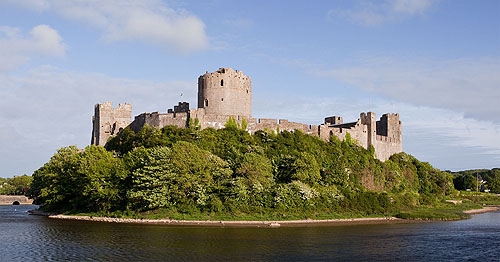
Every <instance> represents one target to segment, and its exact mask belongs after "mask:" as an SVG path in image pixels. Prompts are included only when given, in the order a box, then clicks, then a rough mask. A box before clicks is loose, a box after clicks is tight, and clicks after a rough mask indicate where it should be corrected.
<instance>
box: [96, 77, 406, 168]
mask: <svg viewBox="0 0 500 262" xmlns="http://www.w3.org/2000/svg"><path fill="white" fill-rule="evenodd" d="M251 92H252V90H251V80H250V77H248V76H245V75H244V74H243V72H241V71H237V70H233V69H231V68H220V69H219V70H217V71H216V72H214V73H208V72H207V73H206V74H204V75H202V76H200V77H199V78H198V108H197V109H190V108H189V103H187V102H179V104H178V105H176V106H174V109H168V111H167V113H159V112H153V113H142V114H140V115H138V116H136V117H135V119H134V121H131V120H130V119H131V112H132V106H131V105H130V104H125V105H119V106H118V108H116V109H113V108H112V107H111V102H105V103H103V104H98V105H96V107H95V116H94V128H93V131H92V144H95V145H104V144H105V143H106V141H107V139H108V138H109V137H110V136H111V135H114V134H116V133H118V132H119V131H120V130H121V129H122V128H124V127H126V126H130V128H131V129H132V130H133V131H135V132H139V131H140V129H141V128H142V127H144V126H145V125H149V126H153V127H158V128H162V127H165V126H168V125H173V126H177V127H179V128H185V127H188V126H189V122H190V119H192V120H193V121H194V119H198V121H199V125H200V126H201V128H202V129H205V128H215V129H220V128H224V126H225V124H226V123H227V121H228V120H229V118H233V119H235V120H236V122H237V123H239V124H240V125H241V123H242V121H243V119H245V121H246V122H247V131H248V132H249V133H255V132H257V131H259V130H268V131H272V132H281V131H294V130H300V131H302V132H303V133H305V134H310V135H314V136H318V137H320V138H321V139H323V140H326V141H328V140H330V139H331V137H333V136H336V137H338V138H339V139H341V140H344V139H346V136H347V134H349V135H350V137H351V139H352V140H355V141H357V143H358V144H359V145H360V146H362V147H364V148H369V147H370V146H373V147H374V149H375V155H376V157H377V158H378V159H380V160H382V161H385V160H387V159H388V158H389V157H390V156H391V155H392V154H395V153H399V152H402V151H403V144H402V129H401V121H399V114H384V115H382V117H381V118H380V120H378V121H377V120H376V114H375V113H374V112H367V113H361V114H360V118H359V119H358V120H357V121H356V122H351V123H343V118H342V117H340V116H331V117H326V118H325V121H324V123H323V124H321V125H307V124H302V123H297V122H290V121H288V120H286V119H279V120H278V119H265V118H260V119H257V118H252V112H251V110H252V103H251V100H252V97H251Z"/></svg>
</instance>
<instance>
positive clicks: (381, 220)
mask: <svg viewBox="0 0 500 262" xmlns="http://www.w3.org/2000/svg"><path fill="white" fill-rule="evenodd" d="M498 210H499V207H498V206H487V207H484V208H481V209H472V210H467V211H464V213H466V214H470V215H474V214H481V213H486V212H494V211H498ZM29 213H30V214H31V215H38V216H46V217H48V218H53V219H64V220H80V221H94V222H106V223H126V224H151V225H169V226H210V227H294V226H331V225H363V224H385V223H417V222H422V220H408V219H401V218H397V217H368V218H344V219H319V220H315V219H305V220H276V221H245V220H240V221H230V220H229V221H221V220H175V219H137V218H115V217H94V216H71V215H62V214H56V213H47V212H43V211H40V210H30V211H29Z"/></svg>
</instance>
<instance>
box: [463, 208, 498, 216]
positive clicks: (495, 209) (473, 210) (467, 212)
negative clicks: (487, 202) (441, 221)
mask: <svg viewBox="0 0 500 262" xmlns="http://www.w3.org/2000/svg"><path fill="white" fill-rule="evenodd" d="M499 209H500V206H487V207H483V208H479V209H471V210H466V211H464V213H465V214H469V215H476V214H482V213H488V212H495V211H498V210H499Z"/></svg>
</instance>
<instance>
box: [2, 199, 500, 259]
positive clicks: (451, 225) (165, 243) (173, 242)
mask: <svg viewBox="0 0 500 262" xmlns="http://www.w3.org/2000/svg"><path fill="white" fill-rule="evenodd" d="M34 208H36V206H30V205H26V206H0V261H206V260H208V261H500V212H498V211H497V212H492V213H485V214H480V215H475V216H473V217H472V218H471V219H469V220H461V221H453V222H430V223H408V224H372V225H336V226H320V227H281V228H213V227H172V226H158V225H138V224H111V223H103V222H88V221H72V220H57V219H49V218H46V217H40V216H31V215H28V213H27V211H28V210H31V209H34Z"/></svg>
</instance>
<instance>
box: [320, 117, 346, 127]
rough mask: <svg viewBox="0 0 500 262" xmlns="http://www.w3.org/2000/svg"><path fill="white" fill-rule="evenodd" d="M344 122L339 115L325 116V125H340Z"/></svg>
mask: <svg viewBox="0 0 500 262" xmlns="http://www.w3.org/2000/svg"><path fill="white" fill-rule="evenodd" d="M343 122H344V120H343V119H342V117H341V116H330V117H325V125H340V124H342V123H343Z"/></svg>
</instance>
